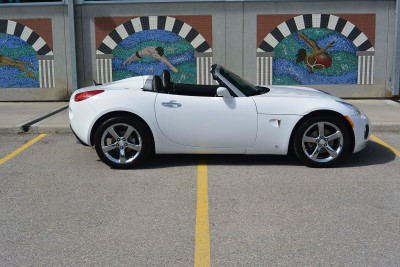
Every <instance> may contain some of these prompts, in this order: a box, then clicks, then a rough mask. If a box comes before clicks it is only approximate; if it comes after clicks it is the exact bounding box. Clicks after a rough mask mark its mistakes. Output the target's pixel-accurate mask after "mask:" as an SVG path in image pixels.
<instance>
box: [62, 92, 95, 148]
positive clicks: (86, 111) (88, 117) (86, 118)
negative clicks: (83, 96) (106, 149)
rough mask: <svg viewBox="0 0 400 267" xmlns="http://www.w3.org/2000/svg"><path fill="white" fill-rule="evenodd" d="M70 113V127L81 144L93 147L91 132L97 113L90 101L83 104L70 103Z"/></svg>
mask: <svg viewBox="0 0 400 267" xmlns="http://www.w3.org/2000/svg"><path fill="white" fill-rule="evenodd" d="M68 112H69V121H70V127H71V130H72V132H73V133H74V134H75V136H76V138H77V139H78V140H79V141H80V142H81V143H83V144H85V145H88V146H91V145H92V144H91V143H90V131H91V129H92V126H93V123H94V121H95V118H96V114H97V112H96V111H95V109H94V108H93V107H92V105H91V104H90V99H87V100H85V101H82V102H74V101H70V104H69V110H68Z"/></svg>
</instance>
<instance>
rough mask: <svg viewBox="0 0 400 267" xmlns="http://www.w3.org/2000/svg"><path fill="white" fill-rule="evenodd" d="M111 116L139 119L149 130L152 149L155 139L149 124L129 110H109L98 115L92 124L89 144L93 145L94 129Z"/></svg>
mask: <svg viewBox="0 0 400 267" xmlns="http://www.w3.org/2000/svg"><path fill="white" fill-rule="evenodd" d="M113 117H129V118H134V119H137V120H139V121H140V122H142V123H143V125H144V126H145V127H146V128H147V130H148V131H149V133H150V134H151V140H152V141H153V144H152V146H153V148H152V149H153V151H154V144H155V140H154V134H153V131H152V130H151V128H150V126H149V125H148V124H147V122H146V121H145V120H144V119H142V118H141V117H140V116H138V115H137V114H135V113H132V112H129V111H111V112H108V113H106V114H103V115H102V116H101V117H99V118H98V119H97V120H96V122H95V123H94V124H93V127H92V129H91V131H90V145H91V146H93V144H94V136H95V135H96V131H97V129H98V128H99V127H100V125H101V124H102V123H103V122H105V121H106V120H108V119H111V118H113Z"/></svg>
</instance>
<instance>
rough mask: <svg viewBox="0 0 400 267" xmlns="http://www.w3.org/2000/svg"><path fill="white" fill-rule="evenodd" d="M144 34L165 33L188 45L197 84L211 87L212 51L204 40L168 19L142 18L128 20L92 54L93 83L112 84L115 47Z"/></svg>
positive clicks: (184, 24)
mask: <svg viewBox="0 0 400 267" xmlns="http://www.w3.org/2000/svg"><path fill="white" fill-rule="evenodd" d="M144 30H165V31H169V32H173V33H175V34H177V35H179V36H180V37H182V38H184V39H185V40H186V41H188V42H189V43H190V44H191V46H193V48H194V49H195V50H196V52H195V57H196V66H197V83H198V84H211V83H213V79H212V77H211V75H209V72H210V68H211V65H212V48H211V47H210V45H209V44H208V43H207V41H206V40H205V38H204V37H203V36H202V35H201V34H200V33H199V32H198V31H197V30H196V29H194V28H193V27H192V26H190V25H189V24H187V23H185V22H183V21H181V20H178V19H176V18H173V17H169V16H144V17H138V18H134V19H131V20H129V21H127V22H125V23H123V24H121V25H119V26H118V27H116V28H115V29H114V30H112V31H111V33H110V34H108V35H107V36H106V37H105V38H104V40H103V41H102V42H101V44H100V45H99V47H98V48H97V51H96V70H97V81H98V82H100V83H107V82H111V81H112V59H113V57H114V56H113V54H112V51H113V50H114V48H115V47H117V45H118V44H119V43H120V42H122V41H123V40H124V39H125V38H127V37H128V36H130V35H132V34H134V33H137V32H141V31H144Z"/></svg>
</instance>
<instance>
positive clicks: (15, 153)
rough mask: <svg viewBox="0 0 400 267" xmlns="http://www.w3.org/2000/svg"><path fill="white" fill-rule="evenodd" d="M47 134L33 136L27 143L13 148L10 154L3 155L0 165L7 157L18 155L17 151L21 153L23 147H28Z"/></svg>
mask: <svg viewBox="0 0 400 267" xmlns="http://www.w3.org/2000/svg"><path fill="white" fill-rule="evenodd" d="M46 135H47V134H41V135H39V136H37V137H35V138H33V139H32V140H31V141H29V142H28V143H26V144H25V145H23V146H21V147H20V148H18V149H17V150H15V151H14V152H12V153H11V154H9V155H7V156H5V157H4V158H2V159H0V165H2V164H3V163H5V162H6V161H8V160H9V159H11V158H13V157H15V156H16V155H18V154H19V153H21V152H22V151H24V150H25V149H27V148H28V147H30V146H31V145H33V144H34V143H36V142H37V141H39V140H40V139H42V138H43V137H45V136H46Z"/></svg>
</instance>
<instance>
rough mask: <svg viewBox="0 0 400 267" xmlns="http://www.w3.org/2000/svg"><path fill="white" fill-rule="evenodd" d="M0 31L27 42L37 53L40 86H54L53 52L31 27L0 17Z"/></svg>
mask: <svg viewBox="0 0 400 267" xmlns="http://www.w3.org/2000/svg"><path fill="white" fill-rule="evenodd" d="M0 33H7V34H9V35H14V36H16V37H18V38H20V39H22V40H23V41H25V42H26V43H27V44H29V45H30V46H31V47H32V48H33V49H34V50H35V51H36V53H37V54H38V55H37V56H36V59H37V60H38V61H39V84H40V88H54V87H55V78H54V54H53V51H51V49H50V47H49V46H48V44H47V43H46V41H45V40H43V38H42V37H40V35H39V34H37V33H36V32H34V31H33V30H32V29H31V28H29V27H27V26H25V25H23V24H21V23H18V22H16V21H12V20H5V19H0Z"/></svg>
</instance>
